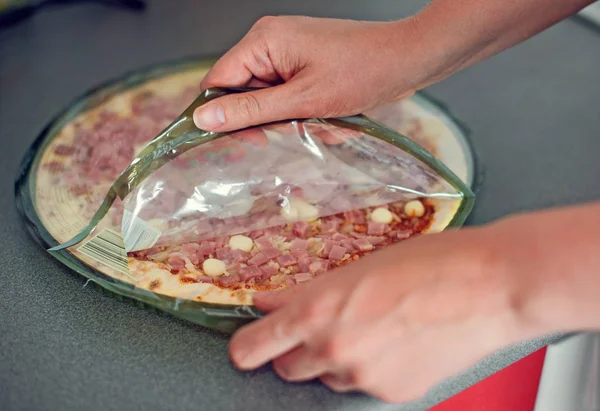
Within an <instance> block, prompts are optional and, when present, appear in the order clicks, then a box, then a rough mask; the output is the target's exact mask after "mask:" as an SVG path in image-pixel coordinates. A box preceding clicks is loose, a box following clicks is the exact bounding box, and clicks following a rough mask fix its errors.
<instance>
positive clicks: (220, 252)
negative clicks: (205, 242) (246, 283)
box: [215, 247, 231, 261]
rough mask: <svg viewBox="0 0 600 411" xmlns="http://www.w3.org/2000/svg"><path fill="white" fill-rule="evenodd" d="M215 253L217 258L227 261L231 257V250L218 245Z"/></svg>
mask: <svg viewBox="0 0 600 411" xmlns="http://www.w3.org/2000/svg"><path fill="white" fill-rule="evenodd" d="M215 255H216V256H217V258H218V259H219V260H222V261H229V260H230V259H231V250H230V249H229V248H226V247H219V248H217V249H216V251H215Z"/></svg>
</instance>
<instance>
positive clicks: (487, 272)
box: [194, 0, 600, 402]
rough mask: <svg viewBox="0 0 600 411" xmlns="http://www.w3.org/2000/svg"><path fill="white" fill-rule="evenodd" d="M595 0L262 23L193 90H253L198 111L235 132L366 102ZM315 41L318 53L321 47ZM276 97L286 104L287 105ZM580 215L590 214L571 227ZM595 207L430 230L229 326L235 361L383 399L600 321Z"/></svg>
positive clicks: (491, 1)
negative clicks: (380, 18)
mask: <svg viewBox="0 0 600 411" xmlns="http://www.w3.org/2000/svg"><path fill="white" fill-rule="evenodd" d="M589 3H591V1H590V0H571V1H564V0H504V1H499V0H434V1H433V2H431V3H430V4H429V5H428V6H427V7H426V8H425V9H423V10H422V11H421V12H420V13H418V14H417V15H415V16H412V17H410V18H407V19H404V20H401V21H397V22H385V23H373V22H357V21H348V20H334V19H314V18H308V17H268V18H263V19H261V20H260V21H259V22H258V23H256V25H255V26H254V27H253V28H252V29H251V30H250V32H249V33H248V34H247V35H246V37H244V38H243V39H242V40H241V41H240V42H239V43H238V44H237V45H236V46H234V47H233V48H232V49H231V50H230V51H229V52H228V53H227V54H226V55H225V56H223V57H222V58H221V59H220V60H219V61H218V62H217V63H216V65H215V66H214V68H213V69H212V70H211V71H210V73H209V74H208V75H207V76H206V78H205V80H204V82H203V87H204V88H207V87H212V86H258V87H264V88H263V89H261V90H259V91H255V92H250V93H244V94H239V95H231V96H225V97H222V98H219V99H217V100H215V101H214V102H212V103H210V104H208V105H206V106H204V107H202V108H200V109H199V110H198V111H197V112H196V113H195V117H194V119H195V121H196V124H197V125H198V126H199V127H201V128H204V129H207V130H214V131H225V130H234V129H239V128H243V127H247V126H250V125H255V124H260V123H264V122H269V121H275V120H282V119H287V118H305V117H331V116H341V115H350V114H356V113H360V112H363V111H365V110H367V109H370V108H372V107H374V106H377V105H379V104H381V103H384V102H388V101H392V100H395V99H398V98H402V97H406V96H409V95H411V94H412V93H414V91H415V90H418V89H420V88H423V87H426V86H428V85H430V84H432V83H434V82H436V81H439V80H441V79H443V78H445V77H447V76H449V75H451V74H452V73H454V72H456V71H458V70H460V69H462V68H465V67H467V66H469V65H472V64H474V63H476V62H478V61H481V60H483V59H485V58H487V57H489V56H491V55H494V54H496V53H498V52H500V51H502V50H504V49H506V48H508V47H511V46H512V45H515V44H517V43H519V42H521V41H523V40H525V39H527V38H529V37H531V36H532V35H534V34H536V33H538V32H539V31H541V30H543V29H545V28H547V27H549V26H551V25H552V24H554V23H556V22H558V21H560V20H561V19H563V18H565V17H567V16H569V15H571V14H573V13H575V12H576V11H578V10H579V9H581V8H583V7H584V6H586V5H587V4H589ZM317 44H318V47H316V46H315V45H317ZM282 102H285V104H282ZM582 221H584V222H585V224H582V223H581V222H582ZM598 227H600V204H587V205H581V206H576V207H567V208H562V209H556V210H550V211H543V212H536V213H531V214H523V215H518V216H513V217H509V218H506V219H503V220H500V221H498V222H495V223H493V224H490V225H486V226H481V227H477V228H468V229H462V230H460V231H454V232H445V233H441V234H435V235H427V236H423V237H419V238H416V239H414V240H411V241H408V242H404V243H401V244H399V245H397V246H393V247H390V248H388V249H387V250H384V251H381V252H380V253H378V254H377V256H376V258H374V257H367V258H365V259H363V260H360V261H359V262H357V263H355V264H351V265H349V266H346V267H344V268H341V269H339V270H336V271H333V272H331V273H328V274H327V275H324V276H321V277H319V278H317V279H315V280H314V281H312V282H310V283H308V284H307V285H300V286H297V287H294V288H292V289H290V290H288V291H285V292H280V293H266V294H258V295H257V296H256V298H255V304H256V305H257V307H258V308H259V309H261V310H263V311H265V312H267V313H268V315H267V316H266V317H265V318H263V319H261V320H258V321H256V322H254V323H252V324H249V325H247V326H245V327H244V328H242V329H241V330H240V331H238V332H237V333H236V334H235V335H234V336H233V338H232V340H231V343H230V354H231V358H232V360H233V363H234V364H235V365H236V366H237V367H238V368H240V369H243V370H250V369H254V368H256V367H259V366H261V365H263V364H265V363H267V362H269V361H273V364H274V368H275V370H276V371H277V373H278V374H279V375H280V376H281V377H282V378H284V379H286V380H288V381H303V380H310V379H314V378H319V379H321V381H323V382H324V383H325V384H326V385H328V386H329V387H330V388H332V389H333V390H336V391H351V390H357V391H362V392H365V393H368V394H371V395H373V396H375V397H377V398H380V399H382V400H385V401H390V402H404V401H409V400H412V399H415V398H418V397H420V396H421V395H423V394H424V393H425V392H426V390H427V389H428V388H429V387H431V386H432V385H433V384H435V383H436V382H438V381H440V380H441V379H443V378H447V377H449V376H452V375H454V374H456V373H458V372H460V371H461V370H462V369H464V368H465V367H467V366H469V365H471V364H473V363H475V362H476V361H478V360H480V359H481V358H482V357H483V356H485V355H486V354H489V353H491V352H493V351H495V350H497V349H499V348H501V347H504V346H506V345H508V344H511V343H514V342H517V341H521V340H525V339H529V338H533V337H536V336H540V335H544V334H548V333H552V332H565V331H575V330H592V329H598V328H599V327H600V320H599V319H598V318H599V317H598V315H597V313H598V312H600V299H598V298H597V296H598V295H599V294H600V277H598V275H597V273H598V270H599V268H600V253H599V252H598V250H599V249H600V231H599V230H598V229H597V228H598Z"/></svg>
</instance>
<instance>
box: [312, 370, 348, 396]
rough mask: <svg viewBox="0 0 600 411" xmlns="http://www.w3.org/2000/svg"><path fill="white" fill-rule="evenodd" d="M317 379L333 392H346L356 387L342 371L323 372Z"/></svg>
mask: <svg viewBox="0 0 600 411" xmlns="http://www.w3.org/2000/svg"><path fill="white" fill-rule="evenodd" d="M319 380H321V382H322V383H323V384H325V385H326V386H327V387H329V388H330V389H331V390H332V391H335V392H348V391H354V390H355V389H356V388H355V387H354V384H352V383H351V382H350V381H349V380H348V378H347V377H346V376H345V375H344V373H335V374H334V373H329V374H324V375H322V376H320V377H319Z"/></svg>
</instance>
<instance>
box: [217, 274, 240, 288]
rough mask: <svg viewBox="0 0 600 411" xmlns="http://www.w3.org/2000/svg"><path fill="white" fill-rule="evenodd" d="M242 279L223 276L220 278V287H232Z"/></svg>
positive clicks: (234, 276)
mask: <svg viewBox="0 0 600 411" xmlns="http://www.w3.org/2000/svg"><path fill="white" fill-rule="evenodd" d="M240 279H241V278H240V277H238V276H237V275H222V276H220V277H219V280H218V281H219V285H220V286H221V287H231V286H232V285H234V284H236V283H238V282H239V281H240Z"/></svg>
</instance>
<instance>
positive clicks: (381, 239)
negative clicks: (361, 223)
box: [367, 235, 385, 245]
mask: <svg viewBox="0 0 600 411" xmlns="http://www.w3.org/2000/svg"><path fill="white" fill-rule="evenodd" d="M367 240H368V241H369V242H370V243H371V244H373V245H379V244H382V243H384V242H385V237H382V236H372V235H370V236H368V237H367Z"/></svg>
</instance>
